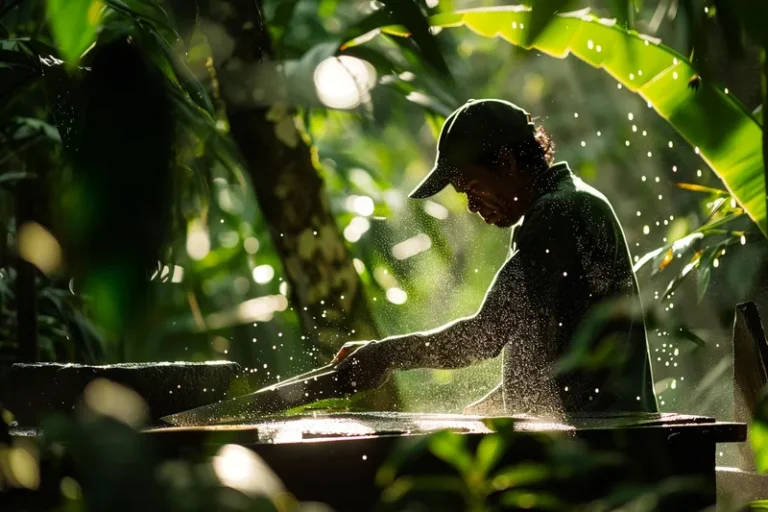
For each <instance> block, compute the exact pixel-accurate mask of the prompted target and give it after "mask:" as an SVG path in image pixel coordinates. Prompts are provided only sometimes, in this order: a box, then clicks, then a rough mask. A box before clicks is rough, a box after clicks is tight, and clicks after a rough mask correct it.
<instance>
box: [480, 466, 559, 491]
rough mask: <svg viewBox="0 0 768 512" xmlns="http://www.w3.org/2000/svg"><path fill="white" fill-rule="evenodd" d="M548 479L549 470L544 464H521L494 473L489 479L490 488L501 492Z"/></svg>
mask: <svg viewBox="0 0 768 512" xmlns="http://www.w3.org/2000/svg"><path fill="white" fill-rule="evenodd" d="M549 478H550V468H548V467H547V466H545V465H544V464H533V463H521V464H517V465H515V466H508V467H505V468H503V469H501V470H500V471H498V472H497V473H495V474H494V475H493V478H492V479H491V487H492V488H493V490H495V491H503V490H505V489H511V488H513V487H525V486H529V485H534V484H538V483H541V482H544V481H545V480H547V479H549Z"/></svg>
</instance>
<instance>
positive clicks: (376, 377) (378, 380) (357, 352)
mask: <svg viewBox="0 0 768 512" xmlns="http://www.w3.org/2000/svg"><path fill="white" fill-rule="evenodd" d="M382 347H383V345H382V344H381V342H375V341H362V342H354V343H347V344H345V345H344V346H343V347H341V350H339V352H338V353H337V354H336V357H335V358H334V360H333V361H334V363H335V364H336V372H337V376H338V379H339V382H340V383H341V384H342V385H344V386H348V387H349V388H351V389H352V390H353V392H357V391H367V390H369V389H376V388H379V387H381V386H382V385H384V383H385V382H387V380H389V376H390V375H391V374H392V367H391V365H390V361H389V358H388V357H386V355H385V353H384V351H383V350H382Z"/></svg>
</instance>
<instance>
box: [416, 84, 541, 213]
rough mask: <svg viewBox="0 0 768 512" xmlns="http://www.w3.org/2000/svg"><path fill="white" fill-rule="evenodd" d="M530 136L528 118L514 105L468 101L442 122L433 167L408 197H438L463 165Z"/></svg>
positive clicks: (482, 100) (503, 102)
mask: <svg viewBox="0 0 768 512" xmlns="http://www.w3.org/2000/svg"><path fill="white" fill-rule="evenodd" d="M533 134H534V125H533V122H531V115H530V114H529V113H528V112H526V111H525V110H523V109H522V108H520V107H518V106H517V105H515V104H514V103H510V102H508V101H504V100H498V99H481V100H476V99H471V100H468V101H467V102H466V103H465V104H464V105H462V106H461V107H459V108H458V109H456V110H455V111H454V112H453V113H452V114H451V115H450V116H448V118H447V119H446V120H445V123H444V124H443V128H442V130H441V131H440V137H439V138H438V141H437V156H436V157H435V165H434V167H432V170H431V171H429V174H427V177H426V178H424V180H422V182H421V183H419V185H418V186H417V187H416V188H415V189H414V190H413V192H411V193H410V194H409V195H408V197H410V198H411V199H426V198H427V197H431V196H433V195H435V194H437V193H438V192H440V191H441V190H442V189H444V188H445V187H446V186H448V184H449V183H450V181H451V178H453V177H454V176H456V174H457V173H458V172H459V170H460V169H461V168H462V167H463V166H464V165H466V164H469V163H474V162H477V161H478V160H479V159H480V157H482V156H483V155H486V154H488V153H489V152H491V151H495V150H498V149H499V148H501V147H503V146H508V145H510V144H512V143H514V142H515V141H519V140H524V139H527V138H528V137H532V136H533Z"/></svg>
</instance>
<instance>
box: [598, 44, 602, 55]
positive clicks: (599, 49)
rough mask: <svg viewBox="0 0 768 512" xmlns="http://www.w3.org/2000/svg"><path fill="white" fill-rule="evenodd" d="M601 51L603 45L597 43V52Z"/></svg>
mask: <svg viewBox="0 0 768 512" xmlns="http://www.w3.org/2000/svg"><path fill="white" fill-rule="evenodd" d="M601 51H603V47H602V46H600V45H597V53H600V52H601Z"/></svg>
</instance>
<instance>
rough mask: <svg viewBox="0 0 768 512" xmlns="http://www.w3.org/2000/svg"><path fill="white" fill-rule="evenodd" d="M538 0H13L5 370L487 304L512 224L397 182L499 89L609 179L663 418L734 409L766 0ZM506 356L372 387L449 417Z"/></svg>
mask: <svg viewBox="0 0 768 512" xmlns="http://www.w3.org/2000/svg"><path fill="white" fill-rule="evenodd" d="M530 3H531V4H532V6H533V9H532V10H531V9H530V8H528V7H518V6H503V7H501V6H500V5H501V4H502V2H492V1H479V0H478V1H473V0H464V1H460V0H441V1H439V2H438V1H433V0H426V1H422V0H412V1H410V0H409V1H395V0H392V1H382V2H376V1H374V2H357V1H355V2H340V1H338V0H298V1H297V0H264V2H252V3H250V2H243V3H237V2H234V1H226V0H199V1H196V2H193V1H191V0H187V1H182V0H104V1H103V2H102V1H97V0H77V1H74V0H47V1H42V0H21V1H6V2H4V3H0V141H2V142H0V308H1V309H0V363H2V364H7V363H10V362H13V361H17V360H24V359H30V358H38V359H39V360H57V361H78V362H94V363H102V362H104V363H108V362H121V361H162V360H208V359H231V360H235V361H238V362H240V363H241V364H242V365H243V366H244V367H246V368H247V371H248V372H249V378H250V379H251V381H252V384H253V385H254V386H261V385H265V384H269V383H272V382H274V381H276V380H277V379H278V378H284V377H286V376H290V375H292V374H296V373H299V372H301V371H306V370H309V369H312V368H314V367H316V366H317V365H319V364H321V363H324V362H327V360H328V358H329V357H330V355H331V354H332V353H333V351H334V349H335V348H338V347H339V346H340V345H341V344H343V343H344V342H346V341H353V340H360V339H372V338H377V337H381V336H385V335H389V334H396V333H404V332H409V331H413V330H419V329H427V328H432V327H436V326H438V325H441V324H443V323H446V322H448V321H450V320H453V319H455V318H457V317H459V316H464V315H468V314H471V313H473V312H474V311H475V310H476V308H477V307H478V305H479V303H480V301H481V299H482V297H483V295H484V293H485V290H486V288H487V286H488V284H489V283H490V280H491V279H492V277H493V275H494V274H495V272H496V271H497V270H498V268H499V266H500V265H501V263H502V262H503V260H504V258H505V257H506V255H507V251H508V244H509V232H508V231H503V230H499V229H497V228H493V227H488V226H486V225H484V224H483V223H482V222H481V221H480V220H479V219H477V218H474V217H473V216H470V214H468V213H467V212H466V204H465V203H464V200H463V198H462V197H461V196H459V195H458V194H455V193H453V191H452V190H446V191H445V192H443V193H441V194H440V195H438V196H436V197H435V198H433V200H430V201H425V202H417V201H409V200H408V199H407V197H406V196H407V193H408V192H409V191H410V190H411V189H412V187H413V186H414V185H415V184H416V183H418V182H419V181H420V180H421V178H422V177H423V176H424V175H425V173H426V172H427V170H428V169H429V168H430V167H431V163H432V159H433V157H434V145H435V137H436V134H437V133H438V130H439V128H440V126H441V123H442V121H443V119H444V118H445V116H446V115H447V114H448V113H450V112H451V111H452V110H453V109H454V108H455V107H456V106H458V105H460V104H461V103H462V102H463V101H464V100H466V99H467V98H472V97H474V98H478V97H500V98H504V99H508V100H511V101H514V102H516V103H519V104H520V105H522V106H524V107H525V108H526V109H527V110H529V111H531V112H532V113H533V115H534V116H535V117H536V120H537V122H540V123H542V124H543V125H544V126H545V127H546V128H547V129H548V130H549V131H550V132H551V133H552V135H553V137H554V139H555V141H556V143H557V157H558V160H567V161H568V162H569V163H570V164H571V166H572V168H573V169H574V170H575V171H576V172H577V174H579V175H580V176H581V177H582V178H583V179H584V180H585V181H587V182H588V183H590V184H593V185H595V186H596V187H597V188H598V189H600V190H601V191H603V192H604V193H605V194H606V195H607V196H608V198H609V199H610V200H611V201H612V203H613V205H614V207H615V209H616V212H617V215H618V216H619V218H620V220H621V221H622V223H623V225H624V228H625V232H626V235H627V239H628V242H629V244H630V248H631V251H632V254H633V257H634V259H635V262H636V270H637V272H638V277H639V279H640V286H641V290H642V292H643V293H644V296H645V299H644V303H645V308H646V314H647V315H648V319H647V324H648V327H649V338H650V344H651V352H652V356H653V363H654V365H655V366H654V372H655V377H656V380H657V382H656V391H657V393H658V395H659V399H660V405H661V408H662V410H665V411H677V412H687V413H694V414H707V415H715V416H717V417H719V418H723V419H728V418H729V415H730V414H731V407H732V398H731V397H732V375H731V373H730V371H729V369H730V348H729V347H730V336H731V334H730V328H731V322H732V318H733V308H734V305H735V304H736V303H738V302H742V301H746V300H751V301H755V302H756V303H757V304H758V307H759V308H761V310H762V311H764V312H765V311H768V299H766V297H768V295H766V287H765V282H766V281H765V279H766V270H767V269H766V266H765V262H766V261H768V259H766V257H765V255H766V250H767V249H768V244H766V238H765V234H766V232H768V224H767V222H768V221H766V193H765V190H766V179H765V166H764V164H763V162H764V156H763V155H765V154H766V148H768V144H766V139H765V136H764V134H763V129H762V124H763V121H762V111H763V104H764V102H765V101H766V94H765V90H764V89H765V87H764V83H765V77H766V73H767V71H766V68H765V61H766V60H765V53H766V49H767V48H768V40H766V39H765V37H766V36H765V33H764V30H763V27H764V26H765V23H768V7H766V6H765V5H764V2H760V1H758V0H733V1H731V0H723V1H719V0H714V1H709V0H706V1H705V0H658V1H657V0H646V1H645V2H642V1H637V0H611V1H593V2H587V1H581V2H578V1H574V2H567V1H562V0H538V1H535V2H530ZM584 8H590V9H591V10H590V11H579V10H578V9H584ZM466 9H473V10H472V11H465V10H466ZM606 19H612V20H614V19H615V20H616V21H611V22H609V21H606ZM510 43H511V44H510ZM566 57H567V58H566ZM573 57H576V58H573ZM99 63H101V64H99ZM102 70H106V71H102ZM158 91H163V92H164V94H160V93H159V92H158ZM31 290H35V291H36V293H31ZM35 333H36V335H35ZM34 340H36V341H34ZM33 341H34V343H33ZM498 375H499V372H498V362H497V361H489V362H487V363H485V364H483V365H479V366H477V367H473V368H468V369H464V370H458V371H427V370H416V371H412V372H407V373H403V374H398V375H396V378H395V379H394V383H393V384H392V386H391V387H388V388H387V389H385V390H383V391H382V392H379V393H378V396H374V402H373V403H374V404H376V405H377V406H383V407H386V406H388V405H391V404H392V402H393V400H395V399H396V400H397V401H399V402H400V404H401V406H402V407H403V408H405V409H407V410H417V411H433V412H442V411H446V412H456V411H460V410H461V409H462V407H463V406H464V405H466V404H467V403H469V402H471V401H473V400H474V399H476V398H479V397H480V396H482V395H484V394H485V393H486V392H487V391H488V390H489V389H490V388H491V386H493V385H494V384H495V383H496V382H497V380H498ZM393 397H396V398H393ZM370 403H371V402H368V404H369V405H370ZM758 426H759V425H758ZM72 428H75V427H72ZM78 428H79V427H78ZM82 428H89V427H82ZM73 435H74V434H73ZM82 435H86V434H82ZM116 435H117V434H116ZM120 435H122V434H120ZM126 435H129V434H126ZM727 456H728V454H726V455H725V457H726V458H727ZM73 492H74V491H73ZM78 492H79V491H78Z"/></svg>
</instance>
